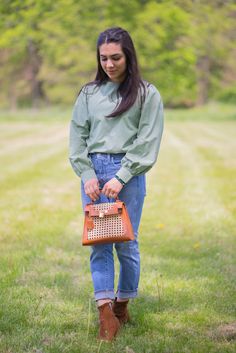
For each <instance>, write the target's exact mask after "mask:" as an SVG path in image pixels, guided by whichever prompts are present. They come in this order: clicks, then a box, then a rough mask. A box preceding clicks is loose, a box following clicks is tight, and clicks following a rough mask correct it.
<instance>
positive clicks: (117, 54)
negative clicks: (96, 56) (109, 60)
mask: <svg viewBox="0 0 236 353" xmlns="http://www.w3.org/2000/svg"><path fill="white" fill-rule="evenodd" d="M120 55H122V54H121V53H116V54H112V55H105V54H100V56H103V57H107V56H111V57H114V56H120Z"/></svg>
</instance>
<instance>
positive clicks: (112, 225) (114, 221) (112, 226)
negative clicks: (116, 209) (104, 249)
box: [88, 203, 124, 240]
mask: <svg viewBox="0 0 236 353" xmlns="http://www.w3.org/2000/svg"><path fill="white" fill-rule="evenodd" d="M113 205H114V203H102V204H94V205H93V207H94V208H95V209H96V210H97V211H101V212H102V211H106V210H109V209H111V208H112V206H113ZM93 221H94V228H93V229H92V230H88V239H89V240H93V239H100V238H103V239H105V238H107V237H109V235H111V234H114V235H115V236H116V237H122V236H123V235H124V227H123V222H122V218H121V215H119V214H117V215H109V216H104V217H102V218H101V217H93ZM98 230H99V231H98Z"/></svg>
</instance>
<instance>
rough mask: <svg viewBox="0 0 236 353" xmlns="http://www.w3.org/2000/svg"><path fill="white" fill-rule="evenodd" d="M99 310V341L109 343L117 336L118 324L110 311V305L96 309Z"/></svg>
mask: <svg viewBox="0 0 236 353" xmlns="http://www.w3.org/2000/svg"><path fill="white" fill-rule="evenodd" d="M98 310H99V325H100V327H99V337H98V338H99V339H101V340H105V341H111V340H112V339H113V338H114V337H115V336H116V334H117V332H118V330H119V328H120V323H119V320H118V319H117V318H116V317H115V315H114V313H113V311H112V304H111V303H105V304H103V305H101V306H99V307H98Z"/></svg>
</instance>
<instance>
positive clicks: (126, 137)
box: [69, 81, 163, 183]
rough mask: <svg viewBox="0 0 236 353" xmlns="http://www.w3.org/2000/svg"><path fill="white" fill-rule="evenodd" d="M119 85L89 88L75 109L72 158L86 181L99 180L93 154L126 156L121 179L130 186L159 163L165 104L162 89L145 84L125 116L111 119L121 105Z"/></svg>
mask: <svg viewBox="0 0 236 353" xmlns="http://www.w3.org/2000/svg"><path fill="white" fill-rule="evenodd" d="M118 86H119V84H118V83H114V82H111V81H108V82H106V83H105V84H103V85H101V86H100V87H98V86H96V85H89V86H85V87H84V88H83V89H82V90H81V92H80V94H79V96H78V98H77V100H76V102H75V106H74V110H73V116H72V120H71V125H70V146H69V159H70V162H71V165H72V167H73V169H74V171H75V173H76V174H77V175H78V176H80V177H81V178H82V181H83V182H86V181H87V180H89V179H91V178H96V174H95V171H94V168H93V164H92V162H91V159H90V157H89V154H90V153H124V154H125V156H124V157H123V158H122V161H121V168H120V170H119V171H118V172H117V176H118V177H119V178H121V179H122V180H123V181H124V182H125V183H127V182H128V181H129V180H130V179H131V178H132V177H133V176H135V175H139V174H143V173H146V172H147V171H148V170H149V169H150V168H151V167H152V166H153V164H154V163H155V161H156V159H157V155H158V152H159V148H160V142H161V137H162V132H163V104H162V99H161V96H160V94H159V92H158V90H157V89H156V88H155V87H154V86H153V85H151V84H147V83H145V86H146V96H145V101H144V102H143V104H142V105H141V100H140V95H139V97H137V99H136V102H135V103H134V105H133V106H132V107H131V108H130V109H129V110H128V111H126V112H125V113H123V114H121V115H119V116H116V117H114V118H107V117H106V116H107V115H109V114H110V113H111V112H113V111H114V109H115V108H116V106H117V104H119V102H120V97H118V95H117V88H118Z"/></svg>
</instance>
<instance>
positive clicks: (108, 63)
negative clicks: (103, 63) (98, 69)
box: [107, 59, 114, 67]
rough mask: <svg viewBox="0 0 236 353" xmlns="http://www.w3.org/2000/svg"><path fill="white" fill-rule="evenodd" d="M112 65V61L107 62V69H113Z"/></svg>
mask: <svg viewBox="0 0 236 353" xmlns="http://www.w3.org/2000/svg"><path fill="white" fill-rule="evenodd" d="M113 66H114V65H113V62H112V60H109V59H108V60H107V67H113Z"/></svg>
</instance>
